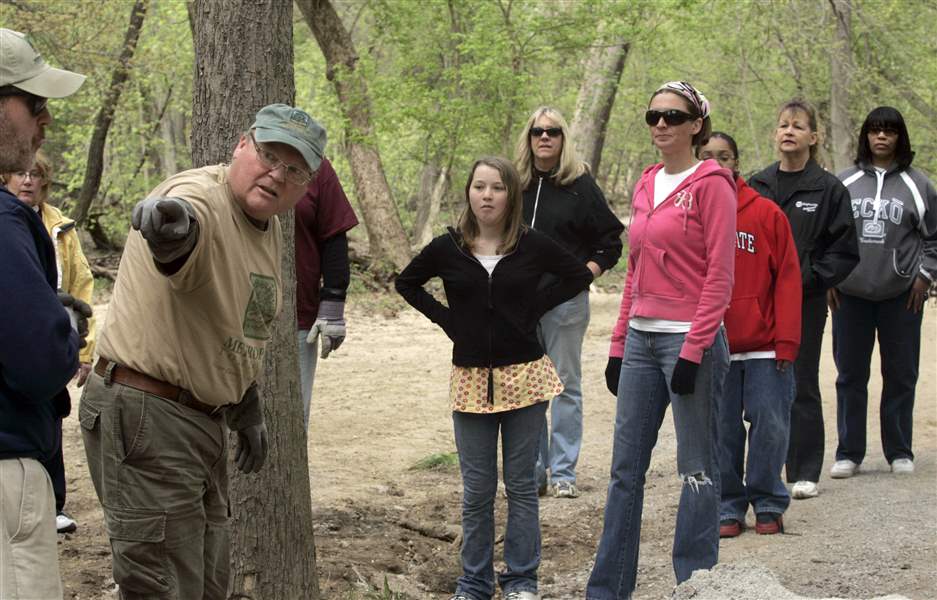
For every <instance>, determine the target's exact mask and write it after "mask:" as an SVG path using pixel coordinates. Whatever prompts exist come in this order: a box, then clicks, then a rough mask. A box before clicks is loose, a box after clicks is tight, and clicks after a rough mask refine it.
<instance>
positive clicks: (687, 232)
mask: <svg viewBox="0 0 937 600" xmlns="http://www.w3.org/2000/svg"><path fill="white" fill-rule="evenodd" d="M663 167H664V165H663V164H662V163H659V164H656V165H653V166H650V167H648V168H647V169H645V170H644V173H643V174H642V175H641V180H640V181H639V182H638V184H637V186H635V190H634V196H633V197H632V202H631V206H632V211H633V212H632V217H631V227H629V228H628V240H629V252H628V274H627V276H626V277H625V290H624V293H623V294H622V298H621V310H620V311H619V315H618V322H617V323H616V324H615V330H614V331H613V332H612V344H611V348H610V350H609V356H614V357H621V356H623V355H624V351H625V335H626V334H627V332H628V320H629V319H630V318H631V317H647V318H656V319H668V320H672V321H689V322H690V323H691V325H690V331H689V332H687V334H686V339H685V340H684V342H683V347H682V348H681V350H680V357H681V358H684V359H686V360H689V361H691V362H695V363H697V364H699V363H700V362H701V361H702V356H703V351H704V350H705V349H706V348H708V347H710V346H711V345H712V343H713V339H714V338H715V336H716V332H717V331H718V330H719V325H720V323H722V319H723V315H724V314H725V310H726V306H727V305H728V304H729V299H730V298H731V297H732V272H733V261H734V259H735V255H734V249H735V210H736V200H735V182H734V181H733V179H732V173H731V172H730V171H729V170H728V169H723V168H722V167H720V166H719V164H718V163H716V161H714V160H704V161H703V162H702V164H700V166H699V167H697V169H696V171H694V172H693V174H692V175H690V176H689V177H687V178H686V179H684V180H683V182H681V183H680V185H678V186H677V187H676V189H675V190H674V191H673V192H671V193H670V195H669V196H667V198H666V199H665V200H664V201H663V202H662V203H661V204H660V205H659V206H657V207H656V208H655V207H654V176H655V175H656V174H657V172H658V171H659V170H660V169H662V168H663Z"/></svg>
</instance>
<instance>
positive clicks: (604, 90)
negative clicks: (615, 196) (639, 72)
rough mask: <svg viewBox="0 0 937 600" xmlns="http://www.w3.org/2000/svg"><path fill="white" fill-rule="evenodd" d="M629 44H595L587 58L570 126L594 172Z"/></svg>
mask: <svg viewBox="0 0 937 600" xmlns="http://www.w3.org/2000/svg"><path fill="white" fill-rule="evenodd" d="M600 37H601V36H600ZM629 47H630V44H629V43H628V42H624V41H619V42H615V43H614V44H610V45H607V46H606V45H596V46H594V47H593V48H592V50H591V51H590V52H589V58H588V59H587V60H586V69H585V74H584V75H583V77H582V83H581V84H580V86H579V96H578V98H577V99H576V113H575V115H573V121H572V123H571V124H570V126H571V127H572V130H573V131H574V132H575V134H576V135H575V138H574V139H575V140H576V141H575V144H576V151H577V152H578V153H579V157H580V158H582V160H584V161H585V162H587V163H588V164H589V165H590V166H591V168H592V175H593V176H595V175H597V174H598V172H599V162H600V161H601V159H602V147H603V146H604V145H605V132H606V131H607V130H608V118H609V116H610V115H611V114H612V106H614V104H615V92H616V91H617V90H618V82H619V81H621V73H622V71H624V69H625V59H626V58H628V49H629Z"/></svg>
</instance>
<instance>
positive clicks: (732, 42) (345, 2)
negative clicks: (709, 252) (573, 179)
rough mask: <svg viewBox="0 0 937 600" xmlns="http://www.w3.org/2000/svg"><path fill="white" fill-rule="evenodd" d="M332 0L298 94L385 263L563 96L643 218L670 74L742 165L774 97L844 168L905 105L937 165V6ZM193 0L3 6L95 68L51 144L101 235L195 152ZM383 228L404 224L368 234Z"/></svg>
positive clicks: (767, 129) (56, 188) (59, 49)
mask: <svg viewBox="0 0 937 600" xmlns="http://www.w3.org/2000/svg"><path fill="white" fill-rule="evenodd" d="M304 4H305V5H307V13H308V12H309V9H308V7H309V6H315V5H321V4H322V3H321V2H318V0H317V1H306V2H300V3H298V4H297V5H298V6H300V8H303V5H304ZM325 4H328V3H325ZM331 6H333V7H334V9H335V12H336V13H337V15H338V17H339V18H340V21H338V22H335V23H329V22H328V20H327V19H317V18H316V17H315V13H313V14H312V15H311V16H313V18H314V19H316V20H317V21H318V22H319V23H322V24H323V25H321V26H320V31H319V38H318V41H319V43H317V37H316V36H315V35H314V34H313V30H312V29H311V28H310V27H309V26H308V25H307V20H306V18H305V17H306V16H310V15H304V13H303V12H302V11H301V10H295V11H293V12H292V15H293V16H292V21H293V48H294V54H293V55H294V73H295V84H296V104H297V105H298V106H300V107H302V108H304V109H306V110H307V111H308V112H310V113H311V114H312V115H313V116H315V117H316V118H317V119H319V120H320V121H321V122H322V123H323V124H324V125H325V127H326V128H327V130H328V132H329V146H328V148H327V154H328V155H329V157H330V158H331V159H332V161H333V163H334V165H335V168H336V170H337V172H338V175H339V177H340V179H341V181H342V182H343V183H344V187H345V189H346V192H347V193H348V195H349V198H350V199H351V200H352V203H353V204H354V205H355V206H356V209H358V212H359V216H363V217H364V219H363V221H364V222H365V223H366V225H367V227H359V228H356V229H355V230H354V231H353V232H352V234H351V236H352V240H353V243H352V245H353V249H354V250H356V255H357V256H359V257H361V256H368V255H370V258H371V259H372V260H368V261H366V263H365V264H377V263H378V262H379V261H380V259H389V262H390V263H392V264H396V266H397V267H398V268H399V267H400V264H401V263H402V262H405V260H406V259H407V258H408V254H407V252H406V250H405V249H404V248H402V246H404V245H409V246H410V248H409V250H410V251H411V252H412V250H413V249H418V248H419V247H420V246H421V245H423V244H425V243H426V242H427V241H428V240H429V239H430V237H431V235H432V234H433V233H434V232H439V231H440V230H441V229H442V228H444V227H445V226H446V225H447V224H450V223H451V222H453V220H454V219H455V218H457V216H458V213H459V211H460V210H461V207H462V193H463V192H462V187H463V185H464V183H463V181H464V177H465V176H466V171H467V169H468V167H469V166H470V165H471V163H472V162H473V161H474V160H475V159H476V158H477V157H478V156H480V155H484V154H501V155H506V156H508V157H512V156H513V149H514V143H515V141H516V137H517V135H518V133H519V132H520V131H521V129H522V127H523V125H524V122H525V120H526V119H527V117H528V115H529V114H530V112H531V111H532V110H533V109H534V108H536V107H537V106H540V105H543V104H548V105H552V106H555V107H557V108H559V109H560V110H561V111H562V112H563V113H564V114H565V115H566V117H567V119H568V120H569V121H570V122H572V124H573V127H574V134H576V135H577V143H579V144H580V147H581V149H582V150H583V154H585V155H586V156H587V157H588V158H589V160H590V162H591V163H592V166H593V170H594V174H595V175H596V178H597V180H598V182H599V185H600V186H601V187H602V189H603V190H604V191H605V194H606V196H607V197H608V199H609V201H610V203H611V205H612V207H613V209H614V210H615V212H616V213H617V214H618V215H619V216H620V217H623V218H624V217H627V214H628V211H629V206H628V202H629V196H630V193H631V189H632V187H633V185H634V183H635V181H636V179H637V178H638V177H639V176H640V173H641V170H642V169H643V168H644V167H645V166H646V165H648V164H650V163H653V162H655V161H656V156H655V151H654V149H653V147H652V146H651V144H650V141H649V138H648V135H647V133H646V131H645V125H644V123H643V118H642V114H643V112H644V110H645V107H646V104H647V100H648V97H649V96H650V94H651V92H652V91H653V90H654V89H655V88H656V86H658V85H659V84H660V83H662V82H664V81H669V80H687V81H690V82H692V83H694V84H695V85H697V86H698V87H699V88H700V89H701V90H702V91H703V92H704V93H705V94H706V95H707V96H708V97H709V99H710V101H711V102H712V105H713V127H714V129H717V130H722V131H726V132H728V133H730V134H732V135H733V136H735V138H736V140H737V141H738V143H739V147H740V153H741V168H742V170H743V174H745V173H751V172H753V171H755V170H756V169H759V168H761V167H763V166H765V165H767V164H769V163H770V162H772V161H773V160H775V153H774V150H773V129H774V125H775V122H776V111H777V108H778V106H779V104H780V103H781V102H783V101H785V100H787V99H789V98H792V97H795V96H799V97H803V98H806V99H808V100H809V101H811V102H813V103H814V104H815V105H816V107H817V109H818V113H819V117H820V132H821V138H822V142H821V143H822V148H821V152H820V157H819V158H820V162H821V163H822V164H823V165H824V166H825V167H827V168H828V169H831V170H834V171H836V170H838V169H841V168H845V166H847V165H848V164H849V163H850V162H851V159H852V157H854V152H855V142H856V135H857V132H858V128H859V126H860V125H861V123H862V120H863V118H864V116H865V115H866V114H867V113H868V111H869V110H871V109H872V108H874V107H875V106H879V105H883V104H887V105H892V106H895V107H897V108H898V109H899V110H901V112H902V113H903V114H904V115H905V118H906V120H907V122H908V126H909V130H910V134H911V139H912V143H913V145H914V148H915V150H916V152H917V159H916V161H915V165H916V166H917V167H919V168H921V169H923V170H924V171H926V172H928V173H930V174H934V173H937V37H935V36H934V35H933V32H932V27H933V24H934V23H937V4H935V3H934V2H932V1H928V0H864V1H860V0H774V1H763V0H755V1H736V0H702V1H698V0H677V1H675V0H660V1H649V0H634V1H607V0H563V1H547V0H537V1H519V0H419V1H417V0H342V1H337V2H332V3H331ZM141 7H143V8H144V9H145V10H146V16H145V19H142V17H141V18H140V19H139V22H138V24H137V25H138V27H139V26H140V23H142V27H141V28H140V29H139V31H137V32H136V35H138V40H134V42H135V44H136V47H135V48H132V47H131V48H129V50H130V51H129V52H128V39H129V38H130V36H129V34H128V27H127V23H128V17H129V16H130V14H131V11H132V10H134V9H135V8H136V9H137V10H138V11H139V9H140V8H141ZM192 7H193V5H192V4H191V3H186V2H184V1H183V0H162V1H158V2H149V3H147V2H142V1H139V0H138V1H137V2H136V3H134V2H131V1H130V0H108V1H104V2H99V1H97V0H95V1H88V0H2V1H0V10H2V15H0V21H2V23H3V26H5V27H10V28H13V29H16V30H20V31H25V32H29V33H30V35H31V36H32V40H33V42H34V43H35V44H36V46H37V47H38V48H39V49H40V50H41V51H42V52H43V54H44V55H45V57H46V58H47V59H49V60H50V61H51V62H53V63H54V64H57V65H59V66H63V67H66V68H69V69H72V70H75V71H78V72H81V73H84V74H87V75H88V80H87V83H86V84H85V86H84V87H83V89H82V90H81V92H80V93H79V94H77V95H76V96H75V97H73V98H70V99H68V100H67V101H53V102H52V105H51V106H52V110H53V113H54V116H55V122H54V124H53V125H52V126H51V127H50V130H49V131H48V134H47V138H48V141H47V143H46V145H45V151H46V152H47V153H48V154H49V155H50V157H51V159H52V164H53V165H54V168H55V174H54V182H53V191H52V194H51V201H52V202H53V203H56V204H59V205H60V206H61V207H62V208H63V209H64V211H65V212H66V214H72V216H76V217H77V218H78V219H79V221H80V224H81V225H82V226H83V228H84V229H86V230H87V231H88V232H89V233H90V234H91V236H92V238H93V242H94V245H95V246H96V248H97V249H98V250H102V251H114V250H117V249H119V247H120V245H121V244H122V242H123V238H124V236H125V234H126V231H127V228H128V221H129V215H130V209H131V208H132V207H133V205H134V204H135V203H136V202H137V201H139V200H140V199H142V198H143V197H145V195H146V194H147V193H148V192H149V191H150V190H151V189H152V188H153V187H154V186H155V185H156V184H157V183H159V182H160V181H161V180H162V179H164V178H165V177H167V176H169V175H171V174H173V173H175V172H177V171H180V170H183V169H186V168H189V167H191V166H193V165H192V158H191V144H190V137H191V131H192V126H193V119H192V114H193V106H192V105H193V78H194V77H195V76H196V73H195V67H194V62H195V59H194V55H195V52H194V49H193V36H192V27H193V21H192V20H193V19H195V18H196V17H195V13H194V11H193V9H192ZM320 8H321V6H319V7H318V8H317V9H316V10H318V9H320ZM131 24H132V22H131ZM256 26H257V27H263V26H264V23H260V22H258V23H257V24H256ZM323 27H326V28H328V27H331V28H333V29H339V28H343V29H344V32H341V31H339V32H338V34H347V42H348V44H350V45H351V46H349V48H346V50H350V51H351V52H352V53H353V55H352V56H353V58H352V59H351V60H349V61H346V62H345V64H340V62H341V61H340V60H339V61H335V60H332V61H329V62H327V61H326V58H325V56H324V52H323V49H326V51H327V52H331V53H332V56H333V58H334V56H335V55H336V54H335V52H336V51H335V48H336V45H335V44H334V43H332V44H331V46H330V47H329V46H328V44H329V42H328V41H326V38H327V37H328V35H330V32H329V31H327V30H326V31H324V32H323V30H322V28H323ZM335 33H336V32H335V31H332V32H331V34H335ZM333 37H334V36H333ZM339 37H341V35H339ZM231 43H234V44H236V43H239V42H238V41H237V40H232V41H231ZM323 44H325V45H323ZM348 65H351V69H349V68H348ZM284 68H285V66H284ZM121 75H122V77H120V76H121ZM258 81H261V79H258ZM259 85H261V84H259ZM343 85H344V89H343V88H342V86H343ZM115 91H116V92H119V93H118V94H115ZM337 91H338V92H339V93H343V94H344V95H343V96H342V97H343V99H344V101H342V100H340V99H339V93H336V92H337ZM603 94H604V96H603ZM115 96H116V97H115ZM597 96H602V97H600V98H598V99H597V98H596V97H597ZM590 102H591V103H592V104H591V105H590ZM111 104H113V106H111ZM596 104H599V105H601V106H597V105H596ZM361 107H363V111H364V112H365V115H364V116H365V118H366V120H365V122H364V123H365V124H364V126H362V125H361V112H362V111H361V110H359V111H358V113H357V114H355V108H361ZM107 110H111V111H112V114H113V119H112V122H110V123H109V130H108V131H107V134H106V141H104V140H101V142H103V143H102V145H101V148H100V150H99V151H98V153H99V154H100V157H99V158H96V157H95V156H94V155H95V149H94V148H90V146H92V145H93V143H92V142H93V139H94V138H95V135H96V134H97V135H98V137H100V131H99V130H100V129H101V121H102V115H101V114H100V113H104V112H107ZM247 125H248V123H245V124H244V126H245V128H246V126H247ZM105 129H106V128H105ZM577 130H582V131H577ZM356 142H357V143H358V144H359V145H363V146H365V147H367V148H368V149H370V150H373V151H374V152H376V154H377V156H378V162H377V165H378V168H379V170H381V171H382V173H379V175H380V177H383V178H384V180H385V181H386V187H383V193H381V192H380V191H379V192H378V194H377V196H378V198H377V199H376V200H372V202H376V203H377V204H376V205H375V206H379V208H380V209H377V208H374V209H372V210H365V211H361V208H362V206H361V201H362V200H365V198H364V196H365V195H367V194H368V193H369V192H368V191H367V186H368V182H367V181H366V179H365V178H363V177H364V176H363V175H362V176H360V177H356V176H355V174H354V173H353V171H354V170H355V161H356V160H358V159H360V157H361V154H360V153H358V154H356V153H355V152H354V151H353V147H354V146H355V143H356ZM585 142H588V144H586V143H585ZM587 145H588V146H589V147H588V148H584V146H587ZM89 155H91V156H92V160H91V161H89ZM372 162H373V161H372ZM373 173H374V171H373V170H372V179H373V178H374V177H373ZM95 177H97V178H99V183H98V184H97V186H95V185H94V183H95V182H94V178H95ZM379 187H381V186H379ZM83 188H84V189H83ZM82 194H84V197H83V198H82ZM365 208H368V207H367V206H366V207H365ZM369 233H370V234H371V236H372V237H373V236H375V235H381V234H386V236H387V238H388V240H385V241H380V240H372V241H371V243H370V244H369V243H368V239H367V236H368V234H369ZM375 242H381V243H375ZM373 259H377V260H373ZM622 262H623V261H622ZM391 270H392V269H391ZM99 272H104V273H106V271H99ZM356 285H362V284H361V283H360V281H359V282H358V283H357V284H356Z"/></svg>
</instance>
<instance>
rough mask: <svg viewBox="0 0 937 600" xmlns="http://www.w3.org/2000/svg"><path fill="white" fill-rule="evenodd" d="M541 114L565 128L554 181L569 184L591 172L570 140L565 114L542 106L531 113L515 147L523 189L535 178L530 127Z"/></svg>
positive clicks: (559, 183) (516, 163)
mask: <svg viewBox="0 0 937 600" xmlns="http://www.w3.org/2000/svg"><path fill="white" fill-rule="evenodd" d="M541 116H543V117H546V118H548V119H550V120H551V121H553V122H554V123H556V125H557V127H559V128H560V129H562V130H563V146H562V148H561V149H560V161H559V163H558V164H557V166H556V173H554V174H553V181H555V182H556V183H557V184H558V185H569V184H571V183H572V182H574V181H576V180H577V179H579V178H580V177H582V175H583V174H584V173H588V172H589V167H588V165H586V163H584V162H583V161H582V160H580V159H579V155H578V154H577V153H576V148H575V146H574V145H573V143H572V140H570V135H569V124H567V123H566V119H565V118H563V114H562V113H560V111H558V110H556V109H555V108H553V107H550V106H541V107H538V108H537V109H536V110H534V112H532V113H531V114H530V118H529V119H527V124H526V125H524V130H523V131H522V132H521V134H520V136H518V138H517V145H516V146H515V147H514V165H515V166H516V167H517V172H518V175H520V182H521V189H522V190H526V189H527V186H529V185H530V182H531V181H532V180H533V159H534V151H533V148H531V146H530V129H531V127H533V126H534V122H535V121H536V120H537V119H538V118H540V117H541Z"/></svg>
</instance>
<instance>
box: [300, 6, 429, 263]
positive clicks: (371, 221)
mask: <svg viewBox="0 0 937 600" xmlns="http://www.w3.org/2000/svg"><path fill="white" fill-rule="evenodd" d="M296 4H297V6H299V10H300V11H301V12H302V13H303V18H304V19H305V21H306V24H307V25H308V26H309V29H311V30H312V34H313V35H314V36H315V38H316V42H318V44H319V48H320V49H321V50H322V55H323V56H324V57H325V63H326V67H327V76H328V78H329V81H331V82H332V84H333V85H334V86H335V92H336V93H337V94H338V99H339V104H340V105H341V108H342V114H343V116H344V117H345V120H346V123H347V125H346V130H345V138H346V139H345V151H346V154H347V157H348V161H349V162H350V163H351V173H352V178H353V179H354V185H355V195H356V196H357V198H358V204H359V206H360V207H361V212H362V213H363V216H364V224H365V227H366V228H367V230H368V240H369V242H370V246H371V256H372V258H376V259H378V258H384V259H387V260H390V262H392V263H393V265H394V266H395V267H396V268H397V269H399V270H400V269H403V268H404V267H405V266H407V264H408V263H409V262H410V257H411V255H410V244H409V242H408V241H407V234H406V233H405V232H404V230H403V224H402V223H401V222H400V215H398V214H397V207H396V205H395V204H394V196H393V194H392V193H391V190H390V185H388V183H387V177H386V176H385V175H384V166H383V165H382V164H381V156H380V154H378V152H377V148H376V144H375V141H374V132H373V128H372V125H371V99H370V97H369V95H368V84H367V82H366V81H365V79H364V75H362V74H361V73H360V72H359V71H358V70H357V69H356V63H357V62H358V54H357V52H356V51H355V46H354V43H353V42H352V39H351V35H350V34H349V33H348V30H347V29H345V25H344V23H342V20H341V18H340V17H339V16H338V13H337V12H336V11H335V7H334V6H333V5H332V3H331V2H330V1H329V0H297V1H296Z"/></svg>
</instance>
